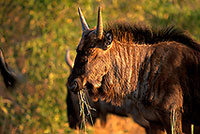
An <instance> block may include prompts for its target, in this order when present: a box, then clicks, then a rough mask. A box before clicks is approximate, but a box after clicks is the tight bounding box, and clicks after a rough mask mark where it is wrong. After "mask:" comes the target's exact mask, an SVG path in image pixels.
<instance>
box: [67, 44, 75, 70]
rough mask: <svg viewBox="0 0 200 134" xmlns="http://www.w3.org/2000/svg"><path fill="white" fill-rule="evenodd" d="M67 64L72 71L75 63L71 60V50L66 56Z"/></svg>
mask: <svg viewBox="0 0 200 134" xmlns="http://www.w3.org/2000/svg"><path fill="white" fill-rule="evenodd" d="M65 62H66V64H67V65H68V66H69V68H70V70H71V71H72V67H73V62H72V60H71V58H70V53H69V48H68V49H67V51H66V54H65Z"/></svg>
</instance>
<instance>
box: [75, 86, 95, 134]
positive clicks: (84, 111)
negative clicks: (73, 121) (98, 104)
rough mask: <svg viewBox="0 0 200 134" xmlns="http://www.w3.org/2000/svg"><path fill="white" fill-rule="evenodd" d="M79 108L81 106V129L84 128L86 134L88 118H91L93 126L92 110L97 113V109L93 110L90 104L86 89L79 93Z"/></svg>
mask: <svg viewBox="0 0 200 134" xmlns="http://www.w3.org/2000/svg"><path fill="white" fill-rule="evenodd" d="M78 99H79V106H80V116H81V117H82V121H81V128H84V130H85V131H84V133H86V122H87V116H89V118H90V120H91V123H92V125H93V120H92V115H91V110H94V111H96V109H94V108H92V107H91V106H90V104H89V101H88V99H87V96H86V92H85V89H82V90H80V91H79V92H78Z"/></svg>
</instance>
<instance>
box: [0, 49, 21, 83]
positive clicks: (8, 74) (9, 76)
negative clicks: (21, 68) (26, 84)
mask: <svg viewBox="0 0 200 134" xmlns="http://www.w3.org/2000/svg"><path fill="white" fill-rule="evenodd" d="M0 71H1V74H2V76H3V79H4V83H5V85H6V87H13V86H14V85H15V84H16V81H17V76H16V74H15V73H14V72H12V71H11V70H10V69H9V68H8V65H7V63H6V61H5V59H4V55H3V51H2V50H1V49H0Z"/></svg>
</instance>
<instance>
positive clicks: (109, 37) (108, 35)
mask: <svg viewBox="0 0 200 134" xmlns="http://www.w3.org/2000/svg"><path fill="white" fill-rule="evenodd" d="M104 39H105V40H104V49H107V48H109V46H110V44H111V43H112V41H113V34H112V31H111V30H110V31H109V32H107V33H106V34H105V37H104Z"/></svg>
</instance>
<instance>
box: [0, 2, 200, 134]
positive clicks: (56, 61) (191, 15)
mask: <svg viewBox="0 0 200 134" xmlns="http://www.w3.org/2000/svg"><path fill="white" fill-rule="evenodd" d="M98 6H101V7H102V11H103V22H104V24H105V23H108V22H112V21H113V20H115V21H128V22H133V23H137V22H144V23H146V24H148V25H150V26H152V27H163V26H167V25H175V26H177V27H179V28H181V29H183V30H186V31H187V32H188V34H190V35H191V36H192V37H193V38H194V39H196V40H197V41H199V40H200V1H199V0H190V1H186V0H140V1H138V0H128V1H127V0H96V1H95V0H87V1H86V0H53V1H51V0H1V1H0V47H1V48H3V50H4V54H5V57H6V60H7V62H8V64H9V65H10V67H12V68H13V69H14V70H17V71H18V72H21V73H22V74H23V75H24V76H25V78H26V82H25V83H23V84H21V85H20V86H19V87H17V88H16V89H14V90H12V91H6V90H5V94H8V95H6V96H5V95H3V94H2V95H0V133H5V134H10V133H12V134H49V133H50V134H63V133H74V131H73V130H71V129H70V128H69V126H68V123H67V116H66V112H67V111H66V107H67V106H66V104H65V98H66V95H67V94H66V90H67V89H66V86H65V83H66V81H67V78H68V75H69V73H70V71H69V68H68V67H67V66H66V64H65V61H64V56H65V52H66V50H67V48H70V50H71V55H72V56H73V57H74V56H75V55H76V52H75V49H76V46H77V45H78V42H79V40H80V38H81V33H82V29H81V23H80V20H79V16H78V12H77V8H78V7H81V8H82V11H83V13H84V15H85V18H86V20H87V22H88V24H89V26H90V28H93V27H94V26H96V19H97V8H98ZM0 83H3V81H2V78H1V81H0ZM1 85H2V84H1ZM3 96H4V97H3ZM90 133H92V128H91V130H90Z"/></svg>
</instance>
